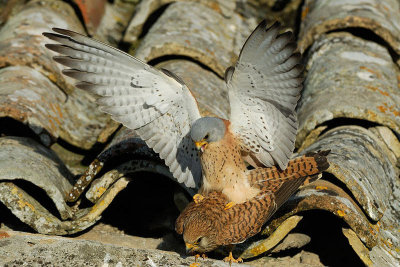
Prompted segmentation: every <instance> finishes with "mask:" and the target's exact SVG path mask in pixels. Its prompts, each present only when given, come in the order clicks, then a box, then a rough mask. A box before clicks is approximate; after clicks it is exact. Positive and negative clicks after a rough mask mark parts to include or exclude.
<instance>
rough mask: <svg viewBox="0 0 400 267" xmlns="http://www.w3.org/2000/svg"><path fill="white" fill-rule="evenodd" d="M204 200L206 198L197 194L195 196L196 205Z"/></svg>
mask: <svg viewBox="0 0 400 267" xmlns="http://www.w3.org/2000/svg"><path fill="white" fill-rule="evenodd" d="M203 199H204V197H203V196H202V195H200V194H196V195H194V196H193V200H194V203H196V204H197V203H199V202H200V201H202V200H203Z"/></svg>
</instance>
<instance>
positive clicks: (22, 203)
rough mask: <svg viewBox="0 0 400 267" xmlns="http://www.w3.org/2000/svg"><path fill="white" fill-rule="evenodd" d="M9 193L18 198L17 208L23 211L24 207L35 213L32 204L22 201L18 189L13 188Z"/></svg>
mask: <svg viewBox="0 0 400 267" xmlns="http://www.w3.org/2000/svg"><path fill="white" fill-rule="evenodd" d="M11 193H12V194H13V195H17V196H18V206H19V207H20V208H21V209H23V208H24V207H28V208H30V209H31V210H32V211H35V207H34V206H33V205H32V204H30V203H29V202H27V201H25V200H23V196H22V193H20V192H19V191H18V188H17V187H13V189H12V190H11Z"/></svg>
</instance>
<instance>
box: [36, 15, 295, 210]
mask: <svg viewBox="0 0 400 267" xmlns="http://www.w3.org/2000/svg"><path fill="white" fill-rule="evenodd" d="M266 26H267V23H266V22H265V21H263V22H261V23H260V25H259V26H258V27H257V28H256V29H255V30H254V32H253V33H252V34H251V35H250V37H249V38H248V39H247V41H246V43H245V44H244V46H243V48H242V50H241V53H240V55H239V59H238V61H237V62H236V65H235V66H234V67H229V68H228V69H227V70H226V73H225V82H226V86H227V87H228V90H229V93H228V94H229V100H230V107H231V112H230V114H231V115H230V120H229V121H228V120H224V119H220V118H212V117H204V118H201V116H200V113H199V110H198V107H197V103H196V100H195V98H194V97H193V95H192V93H191V92H190V90H189V89H188V88H187V86H186V85H185V83H184V82H183V81H182V80H181V79H180V78H179V77H177V76H176V75H174V74H173V73H171V72H170V71H167V70H164V69H161V70H158V69H155V68H153V67H151V66H149V65H147V64H146V63H144V62H142V61H140V60H138V59H136V58H134V57H132V56H130V55H128V54H126V53H124V52H122V51H120V50H118V49H116V48H113V47H111V46H109V45H106V44H103V43H101V42H99V41H96V40H93V39H91V38H89V37H86V36H84V35H81V34H78V33H75V32H72V31H69V30H64V29H58V28H54V29H53V30H54V31H55V32H56V33H43V35H44V36H46V37H48V38H50V39H52V40H54V41H56V42H58V43H59V44H46V47H47V48H49V49H51V50H53V51H55V52H58V53H60V54H62V55H63V56H56V57H54V60H55V61H56V62H58V63H61V64H63V65H65V66H67V67H70V69H66V70H63V73H64V74H65V75H67V76H70V77H72V78H75V79H77V80H79V81H80V82H78V83H77V84H76V87H77V88H80V89H83V90H87V91H90V92H93V93H96V94H98V95H100V96H101V97H100V98H99V99H98V103H99V105H100V108H101V109H102V110H103V111H105V112H107V113H109V114H111V116H112V118H113V119H114V120H116V121H118V122H121V123H122V124H123V125H125V126H126V127H128V128H131V129H135V130H136V132H137V134H138V135H139V136H140V137H141V138H142V139H143V140H144V141H145V142H146V144H147V145H148V146H149V147H151V148H152V149H153V150H154V151H155V152H157V153H158V154H159V156H160V157H161V158H162V159H164V161H165V164H166V165H167V166H168V167H169V169H170V171H171V172H172V174H173V176H174V177H175V178H176V179H177V180H178V181H179V182H181V183H185V185H186V186H188V187H194V188H195V187H198V186H199V184H200V180H201V177H203V179H202V187H201V190H200V193H201V194H207V193H208V192H211V191H220V192H222V193H223V194H224V195H226V197H227V199H228V200H229V202H231V204H230V205H228V207H230V206H232V203H243V202H245V201H247V200H250V199H252V198H253V197H255V196H256V195H257V194H259V193H260V189H259V188H257V187H256V186H252V185H251V183H250V181H249V171H248V170H247V168H246V165H245V161H247V162H248V163H250V164H251V165H253V166H261V165H263V166H267V167H268V166H273V165H274V164H277V165H278V166H279V167H280V169H282V170H283V169H285V168H286V166H287V163H288V161H289V158H290V157H291V155H292V152H293V149H294V141H295V136H296V131H297V118H296V114H295V111H294V110H295V107H296V105H297V100H298V99H299V96H300V91H301V89H302V81H303V79H302V77H301V75H302V70H303V68H302V66H301V65H300V64H299V63H300V58H301V57H300V54H299V53H295V50H296V44H295V43H294V42H293V34H292V33H291V32H285V33H283V34H279V31H280V30H281V28H280V25H279V23H275V24H273V25H272V26H271V27H269V28H267V27H266ZM196 148H197V149H198V150H200V151H201V152H199V153H198V152H197V151H196Z"/></svg>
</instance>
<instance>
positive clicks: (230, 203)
mask: <svg viewBox="0 0 400 267" xmlns="http://www.w3.org/2000/svg"><path fill="white" fill-rule="evenodd" d="M233 206H235V202H229V203H228V204H226V205H225V208H224V210H227V209H230V208H232V207H233Z"/></svg>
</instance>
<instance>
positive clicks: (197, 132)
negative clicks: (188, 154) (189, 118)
mask: <svg viewBox="0 0 400 267" xmlns="http://www.w3.org/2000/svg"><path fill="white" fill-rule="evenodd" d="M225 130H226V127H225V123H224V121H223V120H222V119H220V118H216V117H203V118H200V119H198V120H196V121H195V122H194V123H193V125H192V128H191V129H190V137H191V138H192V140H193V142H194V143H195V145H196V148H197V149H198V150H200V151H201V152H204V150H205V149H206V147H207V146H208V144H209V143H211V142H217V141H219V140H221V139H222V138H223V137H224V135H225Z"/></svg>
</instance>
